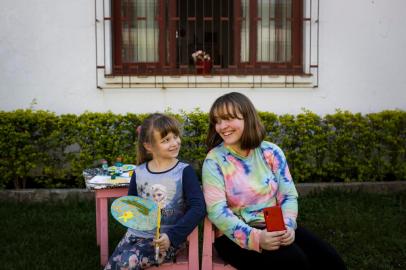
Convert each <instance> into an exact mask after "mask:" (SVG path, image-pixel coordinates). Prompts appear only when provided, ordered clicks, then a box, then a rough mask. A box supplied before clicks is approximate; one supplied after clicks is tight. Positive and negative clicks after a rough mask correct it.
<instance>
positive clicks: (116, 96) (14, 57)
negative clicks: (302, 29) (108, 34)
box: [0, 0, 406, 114]
mask: <svg viewBox="0 0 406 270" xmlns="http://www.w3.org/2000/svg"><path fill="white" fill-rule="evenodd" d="M320 1H321V3H320V48H319V55H320V62H319V64H320V69H319V87H318V88H314V89H312V88H304V89H300V88H255V89H233V88H222V89H213V88H210V89H203V88H191V89H187V88H181V89H173V88H172V89H170V88H168V89H151V88H148V89H110V90H109V89H103V90H99V89H97V88H96V70H95V65H96V60H95V37H94V36H95V28H94V23H95V22H94V1H83V0H69V1H68V0H53V1H52V0H3V1H2V8H1V10H0V25H1V27H0V110H4V111H12V110H15V109H22V108H29V107H33V108H35V109H45V110H50V111H53V112H56V113H58V114H63V113H82V112H84V111H86V110H87V111H94V112H96V111H97V112H104V111H107V110H111V111H112V112H114V113H126V112H134V113H139V112H154V111H163V110H164V109H167V108H171V109H172V111H174V112H177V111H178V110H180V109H183V110H186V111H190V110H193V109H194V108H200V109H201V110H203V111H207V110H208V109H209V107H210V105H211V103H212V102H213V101H214V99H215V98H216V97H218V96H219V95H221V94H223V93H226V92H230V91H241V92H243V93H245V94H247V95H248V96H249V97H251V99H252V101H253V102H254V104H255V105H256V106H257V108H258V109H259V110H262V111H273V112H275V113H278V114H283V113H293V114H296V113H299V112H301V110H302V108H306V109H309V110H311V111H314V112H316V113H318V114H326V113H333V112H334V111H335V109H338V108H339V109H343V110H350V111H352V112H362V113H368V112H378V111H381V110H385V109H402V110H406V75H405V73H406V65H405V62H406V28H405V27H404V26H405V25H406V16H405V15H404V12H405V10H406V1H404V0H374V1H371V0H357V1H350V0H340V1H339V0H326V1H323V0H320ZM33 101H35V102H33ZM34 103H35V104H34Z"/></svg>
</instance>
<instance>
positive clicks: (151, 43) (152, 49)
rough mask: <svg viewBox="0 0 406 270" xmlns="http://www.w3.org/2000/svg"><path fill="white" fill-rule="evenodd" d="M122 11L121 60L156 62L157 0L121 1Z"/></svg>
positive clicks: (157, 33)
mask: <svg viewBox="0 0 406 270" xmlns="http://www.w3.org/2000/svg"><path fill="white" fill-rule="evenodd" d="M122 11H123V12H122V14H123V23H122V27H123V29H122V30H123V31H122V59H123V62H136V63H137V62H157V61H158V35H159V29H158V23H157V22H156V20H155V17H156V12H157V0H129V1H123V2H122ZM124 15H127V16H124Z"/></svg>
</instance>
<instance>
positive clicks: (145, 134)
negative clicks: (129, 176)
mask: <svg viewBox="0 0 406 270" xmlns="http://www.w3.org/2000/svg"><path fill="white" fill-rule="evenodd" d="M154 131H157V132H159V134H160V135H161V138H163V137H165V136H166V135H168V134H169V133H170V132H172V133H173V134H175V135H176V136H180V124H179V122H178V121H177V120H176V119H175V118H173V117H170V116H168V115H165V114H161V113H154V114H151V115H149V116H148V117H147V118H145V120H144V122H142V125H141V126H139V127H138V145H137V165H139V164H142V163H144V162H147V161H150V160H152V155H151V153H149V152H148V151H147V149H145V147H144V143H150V144H152V145H153V144H154V143H155V141H154Z"/></svg>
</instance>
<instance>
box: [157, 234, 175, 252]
mask: <svg viewBox="0 0 406 270" xmlns="http://www.w3.org/2000/svg"><path fill="white" fill-rule="evenodd" d="M153 243H154V245H155V246H158V247H159V253H163V252H164V251H167V250H168V248H169V246H170V245H171V241H170V240H169V237H168V235H167V234H166V233H162V234H161V235H160V237H159V238H158V239H154V242H153Z"/></svg>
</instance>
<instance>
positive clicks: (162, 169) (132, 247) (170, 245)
mask: <svg viewBox="0 0 406 270" xmlns="http://www.w3.org/2000/svg"><path fill="white" fill-rule="evenodd" d="M138 130H139V140H138V148H137V150H138V153H137V167H136V169H135V171H134V173H133V175H132V178H131V181H130V186H129V190H128V195H133V196H140V197H142V198H146V199H151V200H155V201H156V202H157V203H158V204H160V207H161V209H162V210H161V235H160V238H159V239H154V232H151V233H150V232H145V231H137V230H133V229H128V231H127V233H126V234H125V236H124V237H123V239H122V240H121V241H120V243H119V244H118V246H117V248H116V250H115V251H114V252H113V254H112V255H111V257H110V259H109V262H108V264H107V265H106V267H105V270H108V269H114V270H116V269H120V270H121V269H136V270H138V269H144V268H147V267H149V266H151V265H155V264H157V263H158V264H161V263H163V262H167V261H171V260H173V259H174V257H175V255H176V252H177V250H178V249H180V248H184V246H185V245H184V242H185V240H186V237H187V236H188V235H189V234H190V233H191V232H192V231H193V229H194V228H195V227H196V226H197V225H198V224H199V223H200V222H201V221H202V220H203V218H204V216H205V214H206V210H205V209H206V208H205V207H206V206H205V202H204V197H203V193H202V190H201V188H200V184H199V182H198V178H197V176H196V173H195V171H194V170H193V168H192V167H191V166H190V165H189V164H187V163H184V162H181V161H179V160H178V158H177V157H178V154H179V150H180V145H181V139H180V127H179V123H178V122H177V120H175V119H174V118H172V117H169V116H167V115H164V114H159V113H155V114H152V115H150V116H149V117H147V118H146V119H145V121H144V122H143V124H142V125H141V126H140V127H139V129H138ZM155 245H158V246H159V250H160V255H159V257H158V262H157V261H156V260H155Z"/></svg>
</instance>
